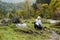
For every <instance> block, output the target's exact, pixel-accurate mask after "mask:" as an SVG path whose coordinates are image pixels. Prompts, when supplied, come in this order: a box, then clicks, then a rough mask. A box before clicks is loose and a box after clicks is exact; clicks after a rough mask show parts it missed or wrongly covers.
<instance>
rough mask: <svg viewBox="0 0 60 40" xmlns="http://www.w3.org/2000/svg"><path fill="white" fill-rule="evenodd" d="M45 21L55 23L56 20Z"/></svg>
mask: <svg viewBox="0 0 60 40" xmlns="http://www.w3.org/2000/svg"><path fill="white" fill-rule="evenodd" d="M47 21H48V22H50V23H56V22H57V20H52V19H48V20H47Z"/></svg>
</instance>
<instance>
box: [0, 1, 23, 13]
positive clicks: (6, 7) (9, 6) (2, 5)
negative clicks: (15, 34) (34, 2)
mask: <svg viewBox="0 0 60 40" xmlns="http://www.w3.org/2000/svg"><path fill="white" fill-rule="evenodd" d="M23 5H24V3H22V2H20V3H15V4H13V3H6V2H1V1H0V10H3V11H4V12H5V11H6V12H7V11H12V10H17V9H20V10H21V9H22V8H23Z"/></svg>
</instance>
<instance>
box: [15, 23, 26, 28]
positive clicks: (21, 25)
mask: <svg viewBox="0 0 60 40" xmlns="http://www.w3.org/2000/svg"><path fill="white" fill-rule="evenodd" d="M16 27H18V28H20V27H24V28H26V27H27V24H26V23H23V24H20V23H18V24H16Z"/></svg>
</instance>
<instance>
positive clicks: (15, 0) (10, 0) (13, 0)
mask: <svg viewBox="0 0 60 40" xmlns="http://www.w3.org/2000/svg"><path fill="white" fill-rule="evenodd" d="M2 1H3V2H8V3H18V2H24V0H2ZM29 1H30V2H33V3H35V1H36V0H29Z"/></svg>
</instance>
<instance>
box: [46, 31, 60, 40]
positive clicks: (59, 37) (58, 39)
mask: <svg viewBox="0 0 60 40" xmlns="http://www.w3.org/2000/svg"><path fill="white" fill-rule="evenodd" d="M46 40H60V35H58V34H57V33H56V32H55V31H52V34H51V36H50V38H49V39H46Z"/></svg>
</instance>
